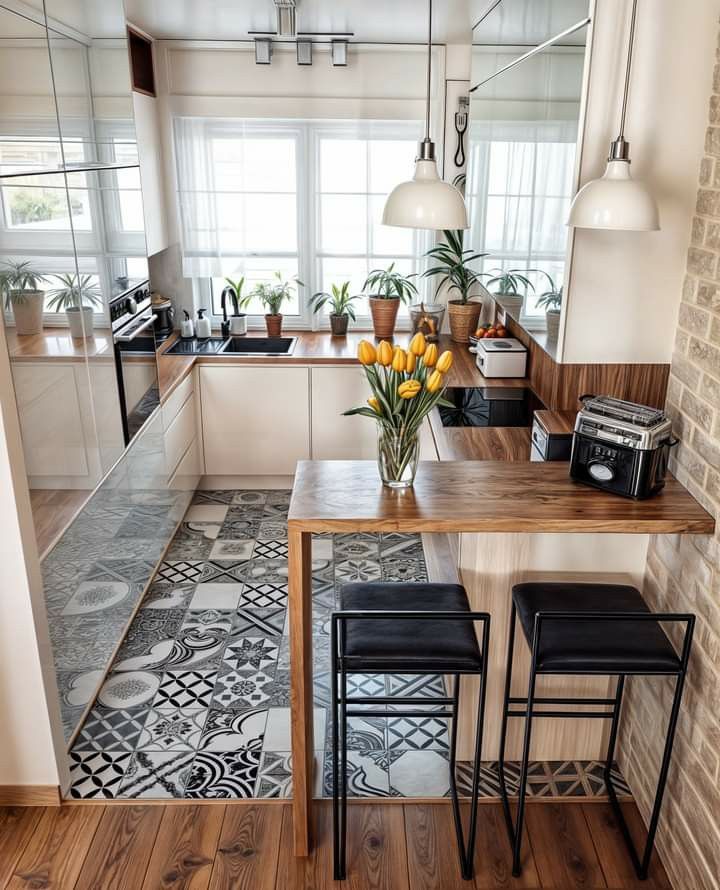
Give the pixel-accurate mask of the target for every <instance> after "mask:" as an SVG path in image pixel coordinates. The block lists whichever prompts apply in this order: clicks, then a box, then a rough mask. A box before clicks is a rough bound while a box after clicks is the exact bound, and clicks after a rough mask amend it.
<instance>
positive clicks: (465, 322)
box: [448, 300, 482, 343]
mask: <svg viewBox="0 0 720 890" xmlns="http://www.w3.org/2000/svg"><path fill="white" fill-rule="evenodd" d="M481 311H482V304H481V303H461V302H460V301H459V300H449V301H448V317H449V319H450V337H451V339H452V340H454V341H455V343H469V342H470V335H471V334H474V333H475V331H476V330H477V326H478V321H479V320H480V312H481Z"/></svg>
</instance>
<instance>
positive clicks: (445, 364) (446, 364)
mask: <svg viewBox="0 0 720 890" xmlns="http://www.w3.org/2000/svg"><path fill="white" fill-rule="evenodd" d="M452 363H453V355H452V352H450V350H449V349H448V350H446V351H445V352H443V354H442V355H441V356H440V358H439V359H438V360H437V369H438V371H442V373H443V374H447V372H448V371H449V370H450V368H452Z"/></svg>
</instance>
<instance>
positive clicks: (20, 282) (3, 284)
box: [0, 260, 47, 309]
mask: <svg viewBox="0 0 720 890" xmlns="http://www.w3.org/2000/svg"><path fill="white" fill-rule="evenodd" d="M3 266H4V267H5V268H4V269H3V270H2V272H0V293H2V295H3V296H4V297H5V308H6V309H9V308H10V307H11V306H14V305H17V304H19V303H20V304H22V303H25V302H27V298H28V294H31V293H34V292H36V291H38V290H39V288H38V285H39V284H45V283H46V282H47V279H46V278H45V276H44V275H41V274H40V273H39V272H37V271H36V270H35V269H33V267H32V266H31V265H30V262H29V261H27V260H26V261H25V262H22V263H15V262H12V261H10V260H8V261H5V262H4V263H3Z"/></svg>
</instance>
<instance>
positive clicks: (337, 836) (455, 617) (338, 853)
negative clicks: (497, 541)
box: [330, 610, 490, 881]
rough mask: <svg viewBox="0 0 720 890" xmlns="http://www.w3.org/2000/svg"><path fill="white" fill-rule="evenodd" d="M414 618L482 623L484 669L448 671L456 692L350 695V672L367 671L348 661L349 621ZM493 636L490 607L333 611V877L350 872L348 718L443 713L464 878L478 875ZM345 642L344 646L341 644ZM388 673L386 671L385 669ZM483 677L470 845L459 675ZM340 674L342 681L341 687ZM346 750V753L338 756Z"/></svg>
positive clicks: (435, 714) (473, 780)
mask: <svg viewBox="0 0 720 890" xmlns="http://www.w3.org/2000/svg"><path fill="white" fill-rule="evenodd" d="M385 618H389V619H402V620H408V619H412V620H413V621H414V620H416V619H417V620H419V621H449V620H452V621H473V622H476V621H477V622H481V623H482V625H483V629H482V643H481V654H482V669H481V670H479V671H459V672H455V671H452V670H451V671H443V675H444V674H445V673H448V674H451V675H452V676H453V677H454V681H453V693H452V696H450V697H446V698H432V699H429V698H422V697H418V696H377V697H370V698H364V697H353V698H348V696H347V675H348V674H354V673H362V672H363V671H362V670H361V669H353V668H348V667H346V665H345V664H344V659H343V651H344V648H345V647H344V637H345V629H346V628H345V625H346V622H347V621H349V620H352V621H355V620H367V619H375V620H377V619H385ZM489 640H490V615H489V613H488V612H432V611H415V612H412V611H407V612H405V611H384V610H382V611H381V610H373V611H367V612H366V611H362V612H358V611H342V612H333V613H332V624H331V628H330V648H331V671H332V707H333V729H332V761H333V877H334V879H335V880H336V881H342V880H344V879H345V876H346V846H347V718H348V717H368V716H369V717H427V716H432V717H441V718H444V719H451V720H452V729H451V734H450V765H449V767H450V795H451V798H452V807H453V817H454V820H455V833H456V835H457V841H458V850H459V853H460V870H461V873H462V877H463V878H464V880H466V881H469V880H471V879H472V877H473V861H474V855H475V836H476V833H477V807H478V792H479V781H480V756H481V753H482V736H483V724H484V718H485V690H486V675H487V658H488V644H489ZM339 643H341V644H342V645H341V646H340V647H339V646H338V644H339ZM398 671H399V672H401V673H403V674H427V673H431V672H429V671H427V670H423V671H418V670H415V671H414V670H412V669H409V670H408V669H406V668H405V667H403V666H401V665H398ZM385 673H387V672H385ZM461 674H462V675H469V676H479V677H480V690H479V692H478V710H477V726H476V730H475V759H474V761H473V779H472V795H471V812H470V826H469V829H468V840H467V846H466V845H465V838H464V832H463V827H462V819H461V816H460V802H459V799H458V792H457V784H456V779H455V764H456V752H457V725H458V721H457V717H458V705H459V698H460V676H461ZM338 675H339V676H340V684H339V691H338ZM376 704H380V705H385V707H384V708H380V709H377V708H375V709H373V710H366V709H363V710H352V709H350V710H349V709H348V706H350V707H351V708H352V706H353V705H364V706H365V705H376ZM413 704H415V705H424V706H425V707H426V708H427V707H428V705H431V704H432V705H438V704H441V705H451V709H450V710H442V711H431V712H430V711H427V710H422V709H421V708H418V709H417V710H412V709H409V710H397V709H396V707H395V708H393V710H390V706H391V705H392V706H397V705H413ZM339 754H341V756H338V755H339Z"/></svg>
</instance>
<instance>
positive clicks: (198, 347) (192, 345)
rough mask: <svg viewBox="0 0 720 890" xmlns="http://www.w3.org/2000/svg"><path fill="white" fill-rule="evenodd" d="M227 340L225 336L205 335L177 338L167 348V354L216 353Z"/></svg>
mask: <svg viewBox="0 0 720 890" xmlns="http://www.w3.org/2000/svg"><path fill="white" fill-rule="evenodd" d="M226 342H227V340H226V338H225V337H207V338H206V339H204V340H198V339H197V338H196V337H193V338H192V340H190V339H188V340H182V339H181V340H178V341H177V343H173V345H172V346H171V347H170V349H168V351H167V353H166V354H167V355H217V354H218V352H220V350H221V349H222V347H223V346H224V345H225V343H226Z"/></svg>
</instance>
